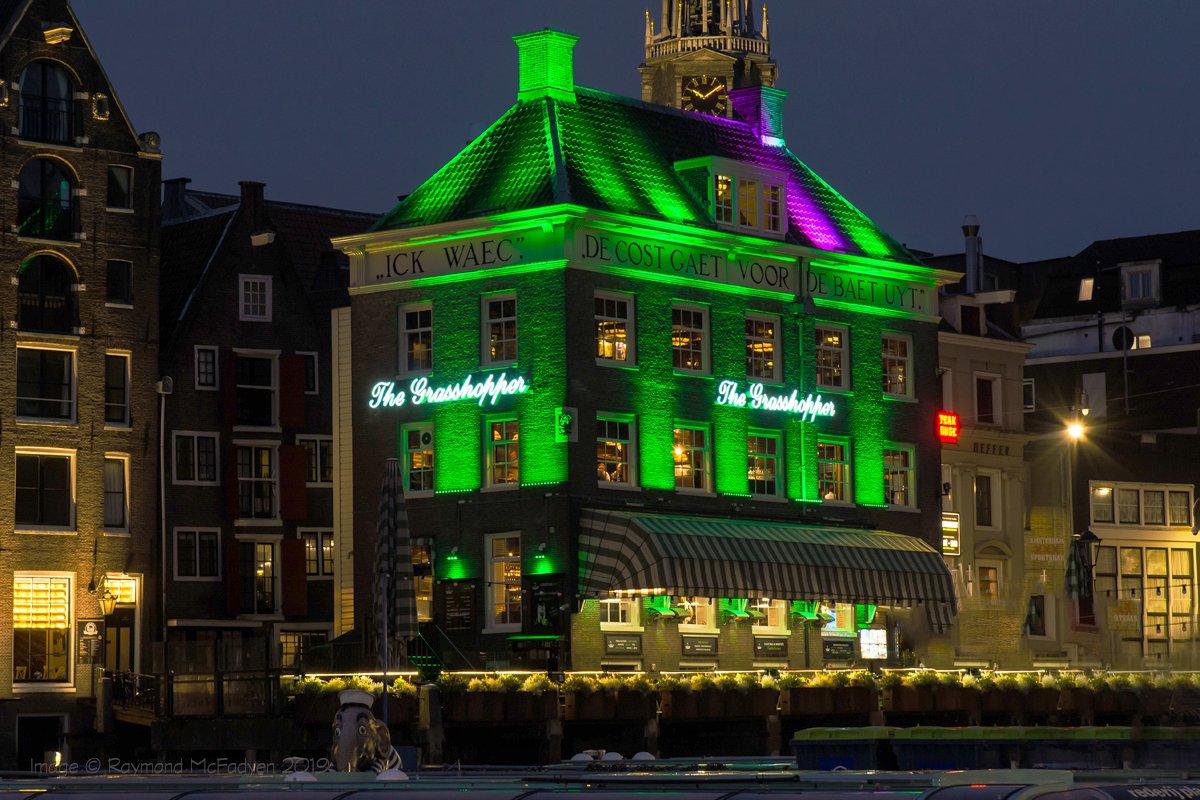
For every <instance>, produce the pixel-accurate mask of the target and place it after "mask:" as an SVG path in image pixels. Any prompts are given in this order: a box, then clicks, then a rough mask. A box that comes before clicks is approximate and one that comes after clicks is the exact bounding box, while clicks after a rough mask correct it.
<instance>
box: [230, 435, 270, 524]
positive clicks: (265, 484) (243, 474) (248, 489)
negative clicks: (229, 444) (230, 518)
mask: <svg viewBox="0 0 1200 800" xmlns="http://www.w3.org/2000/svg"><path fill="white" fill-rule="evenodd" d="M277 446H278V445H276V444H267V443H263V444H238V446H237V480H238V517H239V518H241V519H278V517H279V502H278V497H279V485H278V484H279V473H278V470H277V467H276V447H277Z"/></svg>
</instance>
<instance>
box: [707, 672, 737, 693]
mask: <svg viewBox="0 0 1200 800" xmlns="http://www.w3.org/2000/svg"><path fill="white" fill-rule="evenodd" d="M713 682H714V683H715V684H716V685H717V688H718V689H721V690H722V691H726V692H732V691H736V690H737V688H738V680H737V675H736V674H734V673H732V672H722V673H721V674H720V675H718V676H717V677H716V679H715V680H714V681H713Z"/></svg>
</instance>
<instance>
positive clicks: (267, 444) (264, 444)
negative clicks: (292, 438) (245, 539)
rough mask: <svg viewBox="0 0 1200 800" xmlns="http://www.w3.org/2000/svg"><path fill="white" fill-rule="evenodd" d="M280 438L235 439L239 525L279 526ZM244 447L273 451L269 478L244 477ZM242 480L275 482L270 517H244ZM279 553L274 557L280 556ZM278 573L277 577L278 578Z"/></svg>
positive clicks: (232, 454) (277, 601) (233, 455)
mask: <svg viewBox="0 0 1200 800" xmlns="http://www.w3.org/2000/svg"><path fill="white" fill-rule="evenodd" d="M279 445H280V442H279V440H277V439H276V440H271V439H261V440H250V439H234V440H233V447H232V450H233V452H232V453H230V456H231V457H232V458H233V459H234V472H235V473H236V474H237V493H238V516H237V520H236V522H235V524H236V525H239V526H252V525H266V526H275V527H278V526H279V523H280V521H281V520H282V517H280V479H279ZM243 448H250V449H252V450H263V449H265V450H270V451H271V475H270V477H268V478H255V477H251V478H243V477H242V475H241V470H240V464H239V463H238V460H237V459H238V451H239V450H241V449H243ZM242 481H250V482H251V483H273V484H274V485H275V488H274V490H273V491H272V494H271V516H269V517H243V516H241V513H242V509H241V504H242ZM278 555H279V554H278V553H276V554H275V556H273V558H276V559H277V558H278ZM278 577H279V576H278V574H276V578H278ZM275 605H276V607H278V605H279V598H278V596H277V597H276V602H275Z"/></svg>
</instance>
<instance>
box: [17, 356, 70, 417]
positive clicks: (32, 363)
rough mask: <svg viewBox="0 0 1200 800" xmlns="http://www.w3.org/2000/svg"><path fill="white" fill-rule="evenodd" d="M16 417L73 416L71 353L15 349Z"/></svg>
mask: <svg viewBox="0 0 1200 800" xmlns="http://www.w3.org/2000/svg"><path fill="white" fill-rule="evenodd" d="M17 416H18V417H30V418H34V419H48V420H59V421H72V420H74V419H75V354H74V353H73V352H72V351H70V350H40V349H37V348H34V347H18V348H17Z"/></svg>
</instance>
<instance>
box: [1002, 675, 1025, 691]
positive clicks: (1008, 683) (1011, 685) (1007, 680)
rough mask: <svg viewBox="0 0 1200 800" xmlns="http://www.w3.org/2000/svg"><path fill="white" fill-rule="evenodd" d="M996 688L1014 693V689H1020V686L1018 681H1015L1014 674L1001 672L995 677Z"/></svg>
mask: <svg viewBox="0 0 1200 800" xmlns="http://www.w3.org/2000/svg"><path fill="white" fill-rule="evenodd" d="M996 688H997V689H1003V690H1005V691H1014V690H1016V689H1020V688H1021V684H1020V681H1018V680H1017V676H1016V674H1015V673H1012V672H1003V673H1001V674H999V675H997V676H996Z"/></svg>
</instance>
